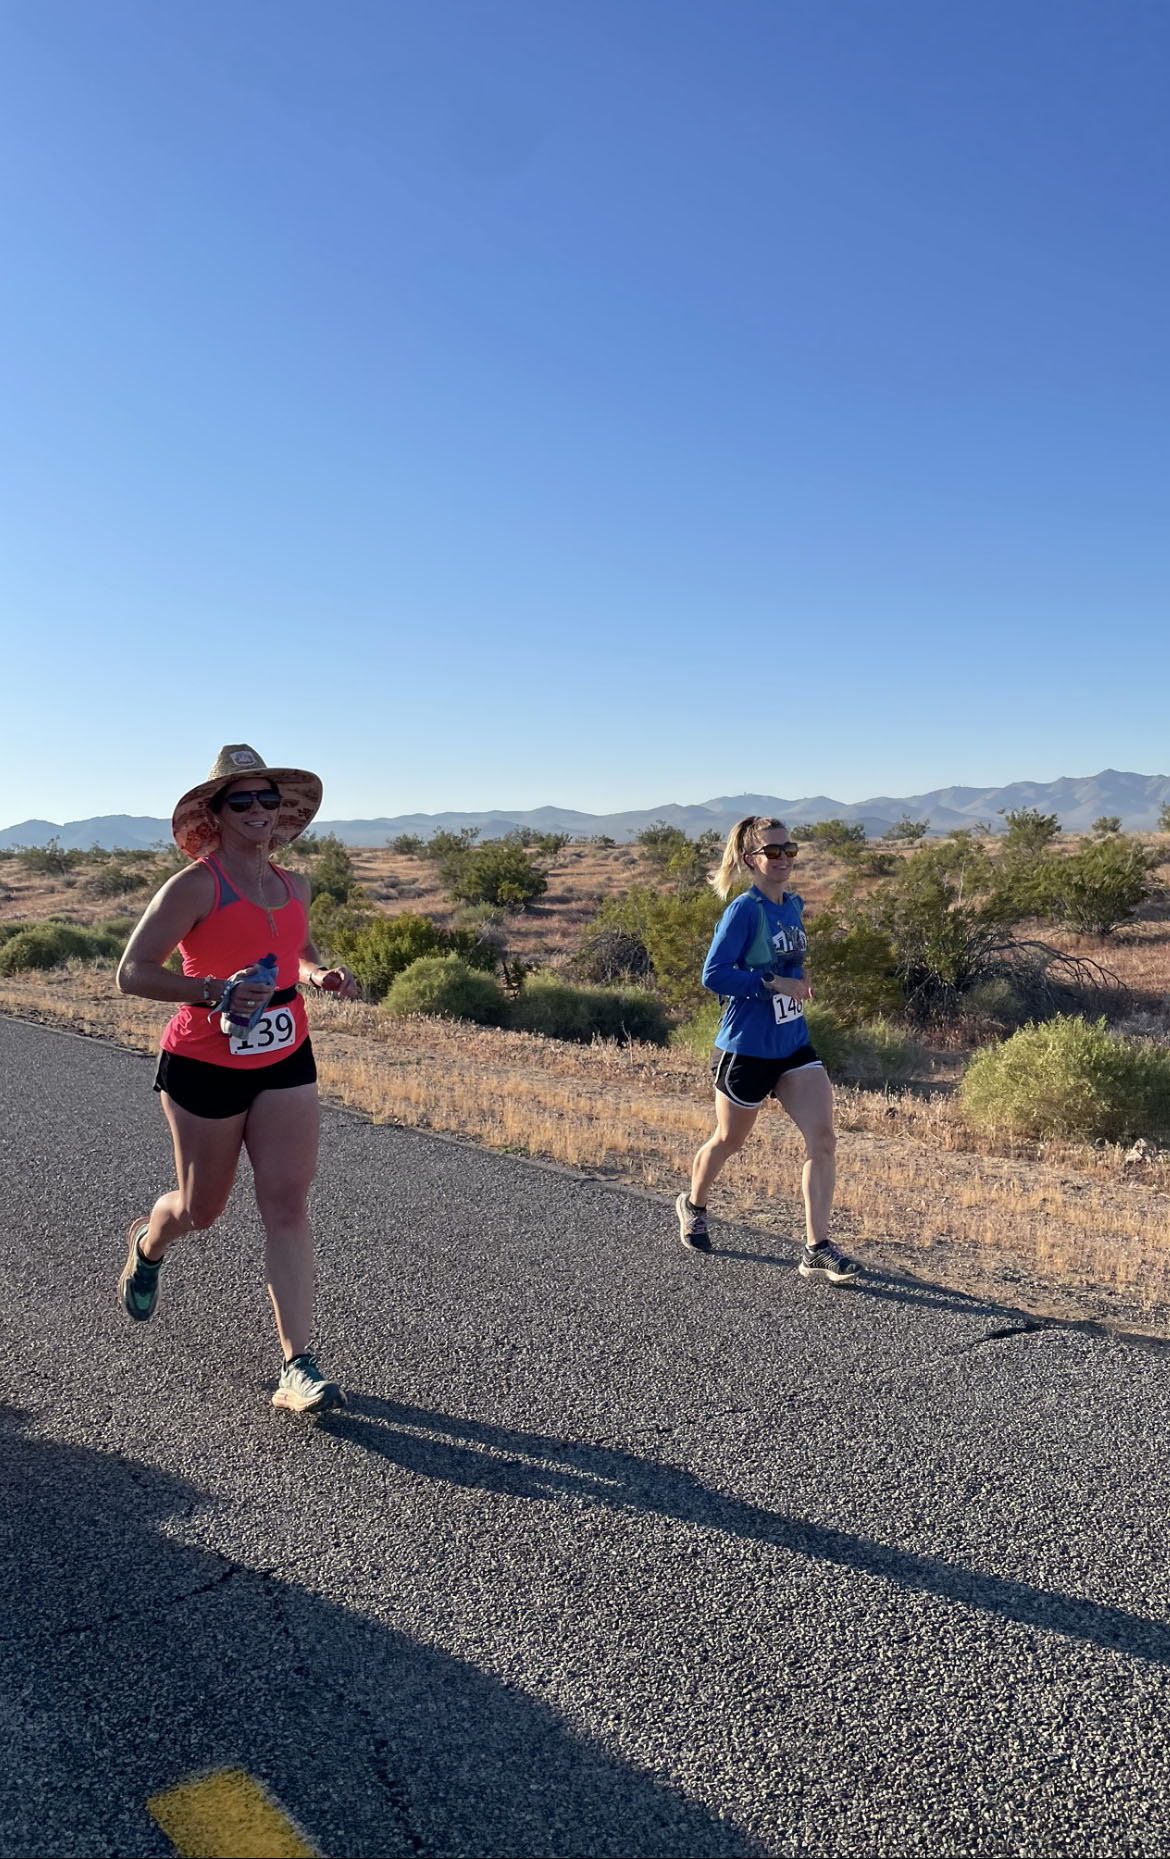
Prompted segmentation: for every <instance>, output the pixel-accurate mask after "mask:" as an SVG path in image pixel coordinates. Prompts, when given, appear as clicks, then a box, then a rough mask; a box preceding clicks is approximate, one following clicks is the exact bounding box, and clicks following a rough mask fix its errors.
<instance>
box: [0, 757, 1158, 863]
mask: <svg viewBox="0 0 1170 1859" xmlns="http://www.w3.org/2000/svg"><path fill="white" fill-rule="evenodd" d="M1166 802H1170V775H1134V774H1122V773H1119V772H1118V770H1117V769H1115V768H1106V769H1105V770H1104V772H1103V773H1101V774H1099V775H1086V776H1084V777H1083V778H1082V779H1071V778H1067V777H1066V778H1064V779H1062V780H1060V781H1013V782H1012V783H1011V784H1010V785H1009V786H1007V787H944V788H935V789H934V791H933V792H932V793H929V794H906V795H903V796H902V797H901V798H900V799H898V798H894V797H891V796H889V795H886V794H880V795H877V796H875V798H874V799H873V800H863V801H858V802H856V803H855V804H850V803H849V802H846V801H842V800H832V799H831V798H830V797H829V796H828V795H827V794H813V795H805V797H804V798H803V799H801V800H782V799H780V798H779V796H778V795H775V794H725V795H721V796H720V797H719V798H718V799H716V800H705V801H701V802H699V803H698V804H697V805H695V806H689V807H680V806H677V805H675V804H674V803H671V804H670V805H668V806H664V807H642V808H635V809H632V810H631V811H630V812H628V813H576V812H574V811H573V809H572V808H571V807H536V808H533V809H531V810H525V811H519V810H518V811H516V812H509V813H503V812H499V811H498V810H493V811H491V812H488V813H475V812H465V813H461V812H452V813H400V814H396V815H395V816H394V817H393V818H386V819H378V820H319V821H316V822H314V826H313V830H314V832H317V833H336V834H337V837H338V838H339V839H342V840H344V842H345V843H346V845H351V846H380V845H384V844H385V842H386V841H387V840H388V839H393V838H394V837H396V835H397V834H399V833H416V834H418V835H419V837H420V838H423V839H427V838H429V837H430V835H431V834H432V833H433V832H436V831H437V830H438V829H439V828H440V827H444V828H446V829H447V830H448V831H450V832H458V831H459V829H460V828H461V827H464V826H477V827H478V828H479V830H480V833H481V835H482V836H483V838H485V839H498V838H502V836H503V835H504V834H505V833H510V832H514V831H515V830H516V829H517V828H518V827H522V826H528V827H534V828H535V829H536V830H537V831H538V832H542V833H570V834H572V835H573V836H574V837H575V838H590V837H593V836H594V835H595V834H601V833H606V834H608V835H609V837H610V838H611V839H616V840H630V839H636V838H637V836H638V834H639V833H640V832H641V831H642V829H643V827H645V826H648V825H649V824H650V822H651V821H652V820H665V821H666V823H667V824H668V825H670V826H681V827H682V829H683V831H684V832H687V833H690V834H691V835H692V836H696V835H698V834H699V833H702V832H706V831H707V830H708V828H711V827H713V828H714V829H715V830H716V831H717V832H720V833H726V832H727V831H729V829H730V828H731V827H732V826H733V825H734V823H735V822H736V820H739V819H742V818H743V816H744V814H745V813H767V814H774V815H775V816H776V817H777V818H778V819H782V820H783V821H784V822H785V824H786V825H787V826H789V827H797V826H801V825H805V824H809V825H811V824H814V823H815V822H816V821H818V820H832V819H842V820H848V821H849V822H851V823H853V822H855V821H857V820H860V821H861V822H862V824H863V825H864V827H865V830H866V832H867V833H868V834H869V836H870V838H871V839H876V838H879V837H880V836H881V834H882V833H884V832H886V831H887V830H888V828H889V827H891V826H892V825H893V824H894V823H895V822H896V821H897V820H900V819H901V818H902V817H903V816H904V815H905V816H908V817H909V818H910V819H912V820H927V821H928V822H929V829H930V831H931V832H932V833H947V832H951V831H953V830H954V828H955V827H958V826H974V825H976V824H978V823H980V822H982V823H983V824H984V825H985V826H987V827H989V828H990V829H991V831H992V832H997V833H998V832H1002V831H1003V825H1004V823H1003V819H1002V815H1003V814H1004V813H1011V812H1014V811H1015V810H1016V809H1017V808H1020V807H1037V808H1039V810H1040V811H1041V812H1042V813H1055V814H1056V815H1057V816H1058V818H1059V820H1060V823H1061V826H1062V827H1063V828H1064V830H1065V831H1066V832H1070V833H1079V832H1085V831H1087V830H1088V828H1089V827H1090V826H1092V824H1093V822H1094V820H1098V819H1100V818H1101V817H1102V816H1112V815H1117V816H1118V817H1119V818H1120V820H1121V823H1122V826H1123V827H1124V828H1125V829H1126V830H1127V831H1129V832H1143V831H1145V832H1150V831H1152V830H1153V829H1154V828H1155V827H1156V825H1157V823H1158V814H1159V811H1160V809H1161V807H1162V806H1163V804H1164V803H1166ZM170 837H171V823H170V821H169V820H156V819H151V818H149V817H144V816H142V815H138V814H128V813H113V814H102V815H100V816H99V817H97V818H95V819H90V820H66V821H65V822H64V823H63V824H57V823H56V822H55V821H53V820H22V821H21V823H20V825H19V826H8V827H5V828H4V829H3V830H2V831H0V847H4V846H43V845H45V844H46V843H47V842H48V840H50V839H58V840H60V842H61V844H62V845H63V846H64V847H66V848H71V847H78V848H80V849H82V850H86V849H88V847H90V846H95V845H96V846H126V847H143V846H153V845H158V844H159V843H160V842H161V843H163V844H169V843H170Z"/></svg>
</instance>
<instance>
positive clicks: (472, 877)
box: [447, 834, 548, 910]
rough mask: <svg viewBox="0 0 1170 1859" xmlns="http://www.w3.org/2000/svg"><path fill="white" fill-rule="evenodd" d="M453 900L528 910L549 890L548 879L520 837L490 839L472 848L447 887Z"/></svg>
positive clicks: (510, 835)
mask: <svg viewBox="0 0 1170 1859" xmlns="http://www.w3.org/2000/svg"><path fill="white" fill-rule="evenodd" d="M447 889H448V892H449V894H450V896H451V897H453V898H455V899H456V900H457V901H458V902H460V903H464V904H499V905H502V906H503V908H504V909H506V910H526V909H527V908H528V905H529V904H530V903H532V902H533V900H534V899H535V898H537V897H543V895H544V893H545V892H546V891H547V890H548V878H547V877H546V875H545V873H544V871H543V870H542V868H541V867H540V866H539V865H537V864H534V862H533V860H532V859H531V858H530V857H529V856H528V853H527V852H526V851H525V849H524V847H523V845H522V844H521V843H520V840H519V838H518V837H517V836H515V835H512V834H509V835H508V836H507V837H506V838H504V839H489V840H488V841H487V842H486V844H485V845H482V846H471V847H469V848H468V851H467V853H466V855H465V856H464V857H463V858H462V859H461V860H460V861H459V869H458V871H457V873H456V874H455V875H454V876H453V878H452V879H451V881H450V883H449V884H448V886H447Z"/></svg>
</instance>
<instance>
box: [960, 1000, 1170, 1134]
mask: <svg viewBox="0 0 1170 1859" xmlns="http://www.w3.org/2000/svg"><path fill="white" fill-rule="evenodd" d="M962 1104H963V1110H964V1113H965V1115H966V1116H967V1117H968V1118H969V1119H970V1121H971V1122H972V1123H974V1124H978V1125H981V1126H982V1127H983V1128H985V1129H1000V1130H1006V1131H1009V1132H1010V1133H1011V1134H1012V1135H1016V1136H1033V1137H1046V1136H1057V1137H1080V1138H1082V1139H1084V1140H1086V1141H1093V1140H1102V1141H1105V1142H1125V1141H1128V1140H1130V1139H1132V1138H1133V1137H1136V1136H1150V1137H1153V1138H1155V1139H1156V1140H1159V1141H1163V1142H1164V1141H1165V1140H1166V1138H1167V1135H1170V1052H1168V1051H1167V1050H1166V1049H1165V1048H1164V1047H1160V1046H1155V1045H1152V1044H1147V1043H1145V1042H1143V1041H1139V1040H1131V1039H1122V1038H1119V1037H1118V1036H1117V1035H1116V1034H1113V1033H1109V1032H1108V1031H1107V1030H1106V1026H1105V1021H1104V1020H1103V1019H1102V1020H1095V1021H1090V1020H1081V1019H1077V1018H1073V1017H1070V1016H1062V1017H1060V1018H1058V1019H1055V1020H1049V1021H1047V1022H1046V1023H1045V1024H1044V1025H1043V1026H1025V1027H1022V1028H1021V1030H1020V1031H1019V1032H1018V1033H1013V1034H1012V1036H1011V1038H1010V1039H1005V1040H1004V1042H1003V1044H1002V1045H999V1046H988V1047H987V1048H985V1050H984V1051H982V1052H978V1053H976V1055H975V1057H974V1058H973V1059H972V1060H971V1063H970V1065H969V1066H968V1067H967V1072H966V1075H965V1077H964V1079H963V1085H962Z"/></svg>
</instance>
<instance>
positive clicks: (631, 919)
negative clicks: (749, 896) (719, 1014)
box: [594, 884, 723, 1013]
mask: <svg viewBox="0 0 1170 1859" xmlns="http://www.w3.org/2000/svg"><path fill="white" fill-rule="evenodd" d="M722 912H723V905H722V904H721V903H720V901H719V899H718V898H717V897H716V896H715V893H714V892H713V891H711V890H709V889H708V888H707V887H704V888H703V889H702V890H687V891H679V892H670V891H659V890H656V889H654V888H652V887H651V886H649V885H637V884H636V885H631V886H630V888H629V890H628V891H627V892H626V893H625V895H624V897H614V898H609V899H608V900H607V901H606V903H604V904H603V905H602V907H601V909H600V910H599V911H598V913H597V916H596V917H595V918H594V931H595V932H596V931H600V930H605V929H619V930H622V931H624V932H625V933H626V935H628V936H631V937H634V938H636V939H637V941H638V942H639V943H641V945H642V947H643V948H644V949H645V951H646V954H647V956H648V957H649V960H650V966H651V968H652V970H653V974H654V980H655V982H656V983H657V985H658V987H659V988H660V990H661V992H662V995H663V997H664V999H665V1000H666V1003H667V1005H668V1006H670V1007H674V1008H681V1009H682V1010H683V1011H684V1012H687V1011H689V1012H691V1013H695V1012H697V1011H698V1009H699V1008H700V1007H701V1006H702V1004H703V1001H704V999H705V998H706V989H705V988H704V986H703V982H702V973H703V962H704V960H705V959H706V955H707V950H708V948H709V946H710V942H711V935H712V932H713V930H714V928H715V925H716V923H718V921H719V918H720V916H721V915H722Z"/></svg>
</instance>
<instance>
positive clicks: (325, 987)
mask: <svg viewBox="0 0 1170 1859" xmlns="http://www.w3.org/2000/svg"><path fill="white" fill-rule="evenodd" d="M317 986H318V987H319V988H320V989H321V992H322V993H323V994H336V996H337V998H338V1000H342V1001H355V1000H357V999H358V997H359V996H360V994H361V989H360V987H359V986H358V983H357V977H356V976H355V975H354V974H352V973H351V971H350V970H349V969H348V968H343V967H341V966H340V965H338V967H336V968H323V969H321V970H320V971H319V973H318V975H317Z"/></svg>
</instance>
